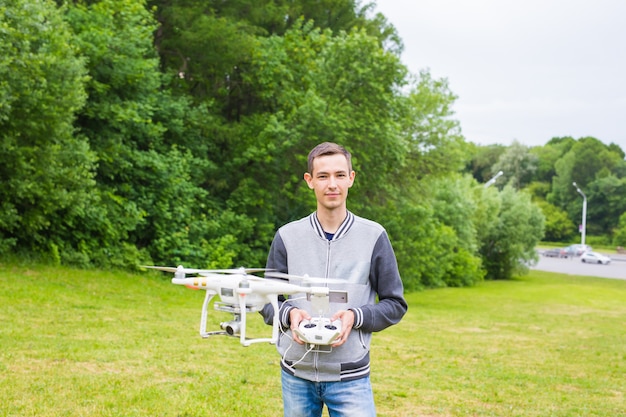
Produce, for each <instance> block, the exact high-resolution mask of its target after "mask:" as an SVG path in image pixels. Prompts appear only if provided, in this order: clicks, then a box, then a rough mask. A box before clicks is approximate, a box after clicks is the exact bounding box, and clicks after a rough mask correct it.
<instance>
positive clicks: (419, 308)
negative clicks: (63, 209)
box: [0, 264, 626, 417]
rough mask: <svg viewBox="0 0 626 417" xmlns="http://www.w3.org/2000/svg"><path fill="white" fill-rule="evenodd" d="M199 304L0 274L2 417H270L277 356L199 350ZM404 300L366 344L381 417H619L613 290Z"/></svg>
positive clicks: (543, 278) (225, 347)
mask: <svg viewBox="0 0 626 417" xmlns="http://www.w3.org/2000/svg"><path fill="white" fill-rule="evenodd" d="M203 295H204V292H202V291H190V290H186V289H184V288H181V287H178V286H174V285H171V284H170V283H169V281H168V279H167V278H164V277H161V276H159V275H157V274H146V275H133V274H126V273H120V272H117V273H111V272H98V271H79V270H72V269H67V268H59V267H46V266H36V267H19V266H16V265H14V264H0V320H1V323H2V325H1V327H0V347H1V348H0V416H20V417H26V416H44V417H48V416H172V417H175V416H180V417H183V416H186V417H191V416H229V417H230V416H246V417H252V416H254V417H258V416H277V415H282V407H281V404H282V403H281V398H280V380H279V364H278V361H279V358H278V354H277V353H276V351H275V349H274V347H273V346H271V345H267V344H259V345H253V346H251V347H248V348H244V347H241V346H240V345H239V343H238V340H236V339H234V338H223V337H216V338H212V339H208V340H203V339H201V338H200V337H199V336H198V333H197V329H198V322H199V316H200V307H201V304H202V299H203ZM408 300H409V304H410V309H409V313H408V314H407V316H406V317H405V319H404V320H403V321H402V323H401V324H399V325H398V326H395V327H392V328H390V329H387V330H386V331H384V332H381V333H380V334H377V335H376V336H375V337H374V343H373V348H372V350H373V354H372V357H373V364H372V383H373V385H374V390H375V396H376V402H377V408H378V412H379V416H381V417H385V416H429V417H430V416H437V417H443V416H446V417H447V416H503V417H504V416H506V417H510V416H531V417H532V416H536V417H539V416H541V417H545V416H603V417H604V416H612V417H613V416H626V411H625V410H626V400H625V398H624V392H626V378H625V375H626V336H625V329H626V281H622V280H608V279H597V278H584V277H571V276H564V275H559V274H552V273H542V272H537V271H533V272H531V275H529V276H528V277H525V278H523V279H519V280H514V281H505V282H487V283H484V284H481V285H479V286H477V287H474V288H462V289H442V290H432V291H424V292H420V293H414V294H409V295H408ZM226 318H228V316H227V315H222V314H221V313H218V312H212V313H211V315H210V319H211V320H213V319H214V321H215V326H217V325H218V323H219V322H220V321H222V320H224V319H226ZM251 326H252V327H251V331H252V335H253V336H255V335H256V336H265V335H269V331H270V328H269V327H267V326H265V325H264V324H262V322H261V320H260V317H259V318H257V317H254V318H253V320H252V324H251Z"/></svg>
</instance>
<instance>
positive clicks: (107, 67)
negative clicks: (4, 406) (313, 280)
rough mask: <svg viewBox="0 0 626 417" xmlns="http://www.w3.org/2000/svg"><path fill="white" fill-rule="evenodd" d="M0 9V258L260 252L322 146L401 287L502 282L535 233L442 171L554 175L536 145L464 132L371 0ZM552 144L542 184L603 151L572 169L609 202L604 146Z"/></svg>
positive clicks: (233, 258)
mask: <svg viewBox="0 0 626 417" xmlns="http://www.w3.org/2000/svg"><path fill="white" fill-rule="evenodd" d="M261 5H262V7H261ZM0 7H1V9H0V10H2V14H0V18H1V19H2V20H0V25H1V26H0V29H1V30H0V36H1V37H2V39H1V40H2V42H0V52H1V53H2V55H1V56H2V57H3V60H1V61H0V75H2V77H0V127H1V128H2V132H1V133H0V134H1V135H2V145H0V175H1V179H2V183H1V186H0V197H2V198H1V199H0V208H1V209H2V211H1V212H0V253H7V252H9V251H34V252H38V253H40V254H41V253H43V254H44V256H47V257H48V258H49V259H50V260H51V261H52V262H55V263H60V264H73V265H80V266H84V267H88V266H99V267H111V266H114V267H128V266H134V265H137V264H139V263H142V264H144V263H148V262H154V263H165V264H178V263H185V264H186V265H189V266H197V267H209V268H210V267H221V268H223V267H229V266H240V265H246V266H256V265H262V264H263V263H264V262H265V257H266V253H267V249H268V246H269V243H270V241H271V239H272V237H273V235H274V232H275V230H276V228H277V227H278V226H280V225H282V224H284V223H286V222H288V221H290V220H293V219H296V218H299V217H302V216H304V215H307V214H308V213H309V212H310V211H311V210H313V209H314V207H315V201H314V196H313V194H312V193H311V191H310V190H309V189H308V187H306V185H305V183H304V181H303V179H302V173H303V172H304V170H305V169H306V155H307V153H308V151H309V150H310V149H311V148H312V147H313V146H314V145H316V144H317V143H319V142H321V141H327V140H328V141H336V142H339V143H341V144H343V145H345V146H346V147H347V148H348V149H349V150H350V151H351V152H352V153H353V155H354V159H353V165H354V168H355V170H356V172H357V180H356V182H355V186H354V187H353V188H352V189H351V190H350V199H349V208H350V210H352V211H354V212H355V213H356V214H359V215H361V216H364V217H368V218H372V219H374V220H377V221H379V222H380V223H382V224H383V225H385V226H386V227H387V230H388V231H389V233H390V236H391V237H392V242H393V244H394V247H396V251H397V254H398V260H399V263H400V266H401V272H402V274H403V277H404V279H405V281H406V286H407V288H408V289H418V288H424V287H443V286H463V285H473V284H475V283H477V282H479V281H481V280H482V279H483V278H484V277H485V276H487V277H488V278H491V279H495V278H510V277H511V276H513V274H515V273H517V272H523V268H522V269H521V270H519V269H518V267H517V265H516V263H517V264H519V262H520V261H522V262H523V261H526V260H528V259H529V248H530V247H532V245H534V243H536V242H537V241H538V239H539V237H540V235H541V233H540V232H541V227H539V225H540V223H541V222H540V216H539V215H538V214H537V210H538V209H537V208H536V207H534V206H532V205H531V204H530V203H529V201H527V200H526V197H521V196H518V195H517V194H516V192H515V191H513V190H509V191H505V192H502V193H499V192H498V191H497V189H496V188H495V187H493V188H492V189H489V190H484V189H483V188H482V187H481V186H479V185H477V184H476V182H475V181H474V180H472V179H471V178H469V177H463V176H461V175H457V173H458V172H460V171H461V170H462V169H463V168H464V167H466V166H471V167H472V168H471V171H472V175H473V176H474V178H476V179H478V181H479V182H482V183H484V182H485V181H486V180H488V179H489V178H491V176H493V173H494V172H493V171H492V170H493V169H494V167H495V168H497V165H496V164H497V163H498V161H500V162H499V163H500V164H501V166H502V167H504V166H506V167H507V168H506V170H507V171H508V172H510V174H509V175H513V173H514V175H515V178H517V182H516V184H517V186H518V187H522V186H525V185H526V184H527V183H529V182H530V181H533V180H535V181H538V178H537V176H539V175H541V176H542V179H541V183H542V184H550V182H551V181H552V178H551V177H550V175H551V174H550V173H551V171H550V167H549V166H548V165H546V164H543V165H542V164H538V167H539V169H538V171H537V173H536V174H535V171H534V166H535V162H536V161H535V160H536V158H539V159H541V155H544V153H542V152H539V151H538V150H537V151H535V150H530V151H529V150H527V149H521V150H520V149H518V148H519V146H518V147H511V148H505V147H501V146H495V147H489V148H487V149H485V148H481V147H477V146H476V145H474V146H472V145H470V144H467V143H466V142H465V141H464V139H463V136H462V133H461V128H460V124H459V122H458V121H457V120H455V119H454V112H453V110H452V109H453V105H454V102H455V100H456V98H457V97H456V95H455V94H454V93H452V92H451V91H450V89H449V85H448V82H447V80H446V79H434V78H433V77H432V76H431V75H430V74H429V72H428V71H422V72H421V73H420V74H416V75H411V74H409V73H408V71H407V68H406V67H405V66H404V65H402V63H401V61H400V58H399V52H400V51H401V49H402V44H401V41H400V39H399V38H398V37H397V33H396V31H395V29H394V28H393V27H392V26H390V25H389V24H388V23H387V21H386V20H385V18H384V16H382V15H376V16H373V17H372V18H370V17H368V16H369V13H370V12H371V11H372V10H373V7H374V5H373V4H370V3H367V4H364V5H361V4H360V3H357V2H354V1H351V0H331V1H322V2H316V3H315V4H312V3H310V2H306V1H282V0H281V1H262V2H261V3H253V2H249V1H246V0H238V1H235V2H226V3H225V2H218V1H198V0H185V1H181V2H174V3H172V2H164V1H160V0H155V1H151V2H149V4H148V5H147V4H145V3H144V2H136V1H133V0H117V1H115V0H98V1H78V2H70V3H68V4H67V5H65V6H63V7H61V8H59V9H57V8H55V7H54V4H53V3H51V2H48V3H46V2H42V3H37V4H30V3H28V2H22V1H18V0H13V1H11V2H10V3H8V4H7V5H5V4H3V5H2V6H0ZM148 7H149V8H150V10H149V9H148ZM61 13H62V14H61ZM62 18H64V20H63V19H62ZM4 57H7V58H4ZM583 142H584V143H583ZM549 147H550V148H549V152H548V151H546V152H545V154H546V155H549V157H550V158H551V159H550V161H554V165H555V166H556V168H555V170H554V173H555V178H556V179H555V180H554V181H552V185H545V186H544V188H542V189H541V190H540V191H541V192H540V194H541V197H544V196H547V198H548V199H549V200H550V201H551V202H553V203H554V205H555V206H556V207H558V209H560V210H564V209H565V207H570V206H572V205H571V202H572V201H573V200H574V199H575V197H576V195H575V194H574V193H573V192H572V189H571V187H570V186H569V185H568V184H571V181H572V177H573V175H574V174H577V170H578V166H579V165H580V163H581V160H580V157H579V156H578V152H582V153H584V154H585V155H587V153H588V152H596V153H599V154H601V155H602V157H606V158H609V159H611V158H612V159H611V161H612V162H611V164H609V165H610V166H607V167H605V169H604V170H603V169H600V170H599V171H597V172H594V174H593V175H594V176H595V177H594V178H593V180H592V181H587V182H581V183H584V184H586V185H587V184H589V186H590V187H591V189H590V195H593V196H594V198H600V197H602V198H605V200H606V203H607V206H609V207H611V210H612V211H611V213H613V212H615V213H617V212H618V211H619V210H621V208H622V207H623V206H622V205H621V202H620V199H619V198H613V197H612V196H613V195H612V194H611V192H612V190H613V191H615V192H616V193H618V192H619V190H621V188H620V187H621V185H620V184H621V183H619V181H621V178H622V176H620V175H621V174H620V173H619V172H621V171H620V170H623V171H625V172H626V166H624V164H623V163H620V161H619V158H617V159H616V156H619V155H620V153H619V147H618V148H617V149H615V147H613V148H611V147H608V148H607V149H601V146H598V143H596V142H595V141H594V140H593V138H587V139H585V140H584V141H583V140H581V141H578V142H577V141H575V140H573V139H571V138H569V139H568V138H555V139H553V140H552V141H550V143H549ZM603 152H604V153H603ZM606 152H608V153H606ZM468 155H474V156H473V160H472V161H471V162H469V161H468ZM537 155H539V156H537ZM622 156H623V155H622ZM585 157H587V156H585ZM540 162H541V161H540ZM596 165H597V164H595V165H593V166H596ZM529 177H530V178H529ZM594 181H597V182H594ZM536 183H537V182H536ZM545 187H548V189H546V188H545ZM594 187H595V188H594ZM612 187H613V188H612ZM537 190H538V189H537ZM536 195H539V194H536ZM612 198H613V199H612ZM603 201H604V200H603ZM572 207H573V208H572ZM572 207H570V208H569V209H570V210H572V211H573V210H576V207H574V206H572ZM598 207H600V206H599V205H598ZM568 213H569V214H570V216H571V213H570V212H568ZM601 213H602V212H601V211H599V212H598V213H596V212H594V211H592V210H590V215H592V216H600V215H601ZM523 221H525V222H527V223H532V227H531V226H528V227H526V228H525V229H524V230H525V231H524V232H523V233H521V234H520V233H519V230H520V229H518V226H520V224H521V223H519V222H523ZM614 226H615V222H612V223H610V222H608V221H607V223H606V225H604V226H602V227H614ZM522 228H523V227H522ZM526 229H527V230H526Z"/></svg>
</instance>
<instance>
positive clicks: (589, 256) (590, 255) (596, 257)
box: [580, 252, 611, 265]
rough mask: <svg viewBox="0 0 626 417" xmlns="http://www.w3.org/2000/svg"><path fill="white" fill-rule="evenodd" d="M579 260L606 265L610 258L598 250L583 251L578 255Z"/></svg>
mask: <svg viewBox="0 0 626 417" xmlns="http://www.w3.org/2000/svg"><path fill="white" fill-rule="evenodd" d="M580 260H581V262H589V263H590V264H604V265H608V264H609V262H611V258H609V257H608V256H605V255H602V254H601V253H598V252H585V253H583V254H582V255H581V256H580Z"/></svg>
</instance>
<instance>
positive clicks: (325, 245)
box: [262, 142, 407, 417]
mask: <svg viewBox="0 0 626 417" xmlns="http://www.w3.org/2000/svg"><path fill="white" fill-rule="evenodd" d="M354 177H355V172H354V171H353V170H352V162H351V155H350V153H349V152H348V151H346V150H345V149H344V148H343V147H341V146H339V145H337V144H334V143H327V142H326V143H322V144H320V145H318V146H316V147H315V148H314V149H313V150H312V151H311V152H310V153H309V159H308V172H307V173H305V174H304V180H305V181H306V182H307V184H308V186H309V188H311V189H312V190H313V191H314V192H315V197H316V199H317V211H316V212H314V213H312V214H311V215H309V216H307V217H305V218H303V219H300V220H298V221H295V222H292V223H289V224H287V225H285V226H283V227H281V228H280V229H279V230H278V232H277V233H276V235H275V237H274V240H273V242H272V245H271V248H270V252H269V255H268V260H267V268H271V269H276V270H278V271H281V272H286V273H289V274H295V275H305V274H307V275H309V276H311V277H324V278H333V280H329V283H328V284H326V285H328V286H329V287H330V290H331V291H332V290H344V291H347V294H348V296H347V302H334V301H333V300H331V302H330V311H328V312H327V314H328V315H327V317H330V318H331V320H333V321H334V320H337V319H339V320H341V323H342V326H341V331H340V334H339V336H338V338H337V339H336V340H335V341H334V342H333V344H332V345H331V348H328V347H327V346H325V348H327V349H321V351H320V349H314V348H313V349H312V348H311V347H310V346H309V345H307V344H305V343H303V342H302V341H301V340H300V338H298V336H297V335H296V334H295V333H293V330H294V329H297V328H298V326H299V324H300V322H301V321H302V320H308V319H311V318H312V314H316V316H317V313H314V312H312V305H311V302H310V301H307V300H306V297H302V296H301V297H296V296H293V297H291V298H289V299H287V300H283V302H281V303H280V307H279V309H280V311H279V318H280V325H281V327H282V329H283V331H282V332H281V334H280V337H279V340H278V343H277V349H278V351H279V353H280V354H281V356H282V360H281V368H282V370H281V379H282V391H283V392H282V393H283V405H284V415H285V417H319V416H321V415H322V409H323V407H324V405H326V407H327V408H328V411H329V414H330V416H331V417H369V416H375V415H376V410H375V406H374V398H373V394H372V388H371V384H370V379H369V374H370V357H369V351H370V341H371V337H372V332H377V331H380V330H383V329H385V328H387V327H389V326H391V325H393V324H396V323H398V322H399V321H400V319H401V318H402V316H404V314H405V313H406V310H407V304H406V301H405V300H404V296H403V286H402V281H401V279H400V274H399V272H398V266H397V262H396V258H395V255H394V252H393V249H392V247H391V243H390V242H389V238H388V236H387V233H386V231H385V230H384V229H383V227H382V226H380V225H379V224H378V223H375V222H372V221H370V220H366V219H363V218H360V217H358V216H355V215H354V214H352V213H351V212H349V211H348V209H347V206H346V199H347V197H348V190H349V189H350V187H352V184H353V183H354ZM336 279H339V280H341V284H337V283H336ZM377 299H378V302H377ZM262 314H263V316H264V318H265V321H266V323H268V324H272V319H273V308H272V306H271V305H269V304H268V305H267V306H266V307H265V308H264V309H263V311H262Z"/></svg>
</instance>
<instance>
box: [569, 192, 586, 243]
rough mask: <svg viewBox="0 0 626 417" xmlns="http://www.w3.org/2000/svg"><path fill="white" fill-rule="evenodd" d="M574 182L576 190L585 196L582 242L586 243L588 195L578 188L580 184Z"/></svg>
mask: <svg viewBox="0 0 626 417" xmlns="http://www.w3.org/2000/svg"><path fill="white" fill-rule="evenodd" d="M572 184H573V185H574V187H576V191H578V193H579V194H580V195H582V196H583V230H582V235H581V242H580V243H581V244H582V245H584V244H585V229H586V228H587V196H586V195H585V193H583V192H582V190H581V189H580V188H578V185H576V182H573V183H572Z"/></svg>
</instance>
